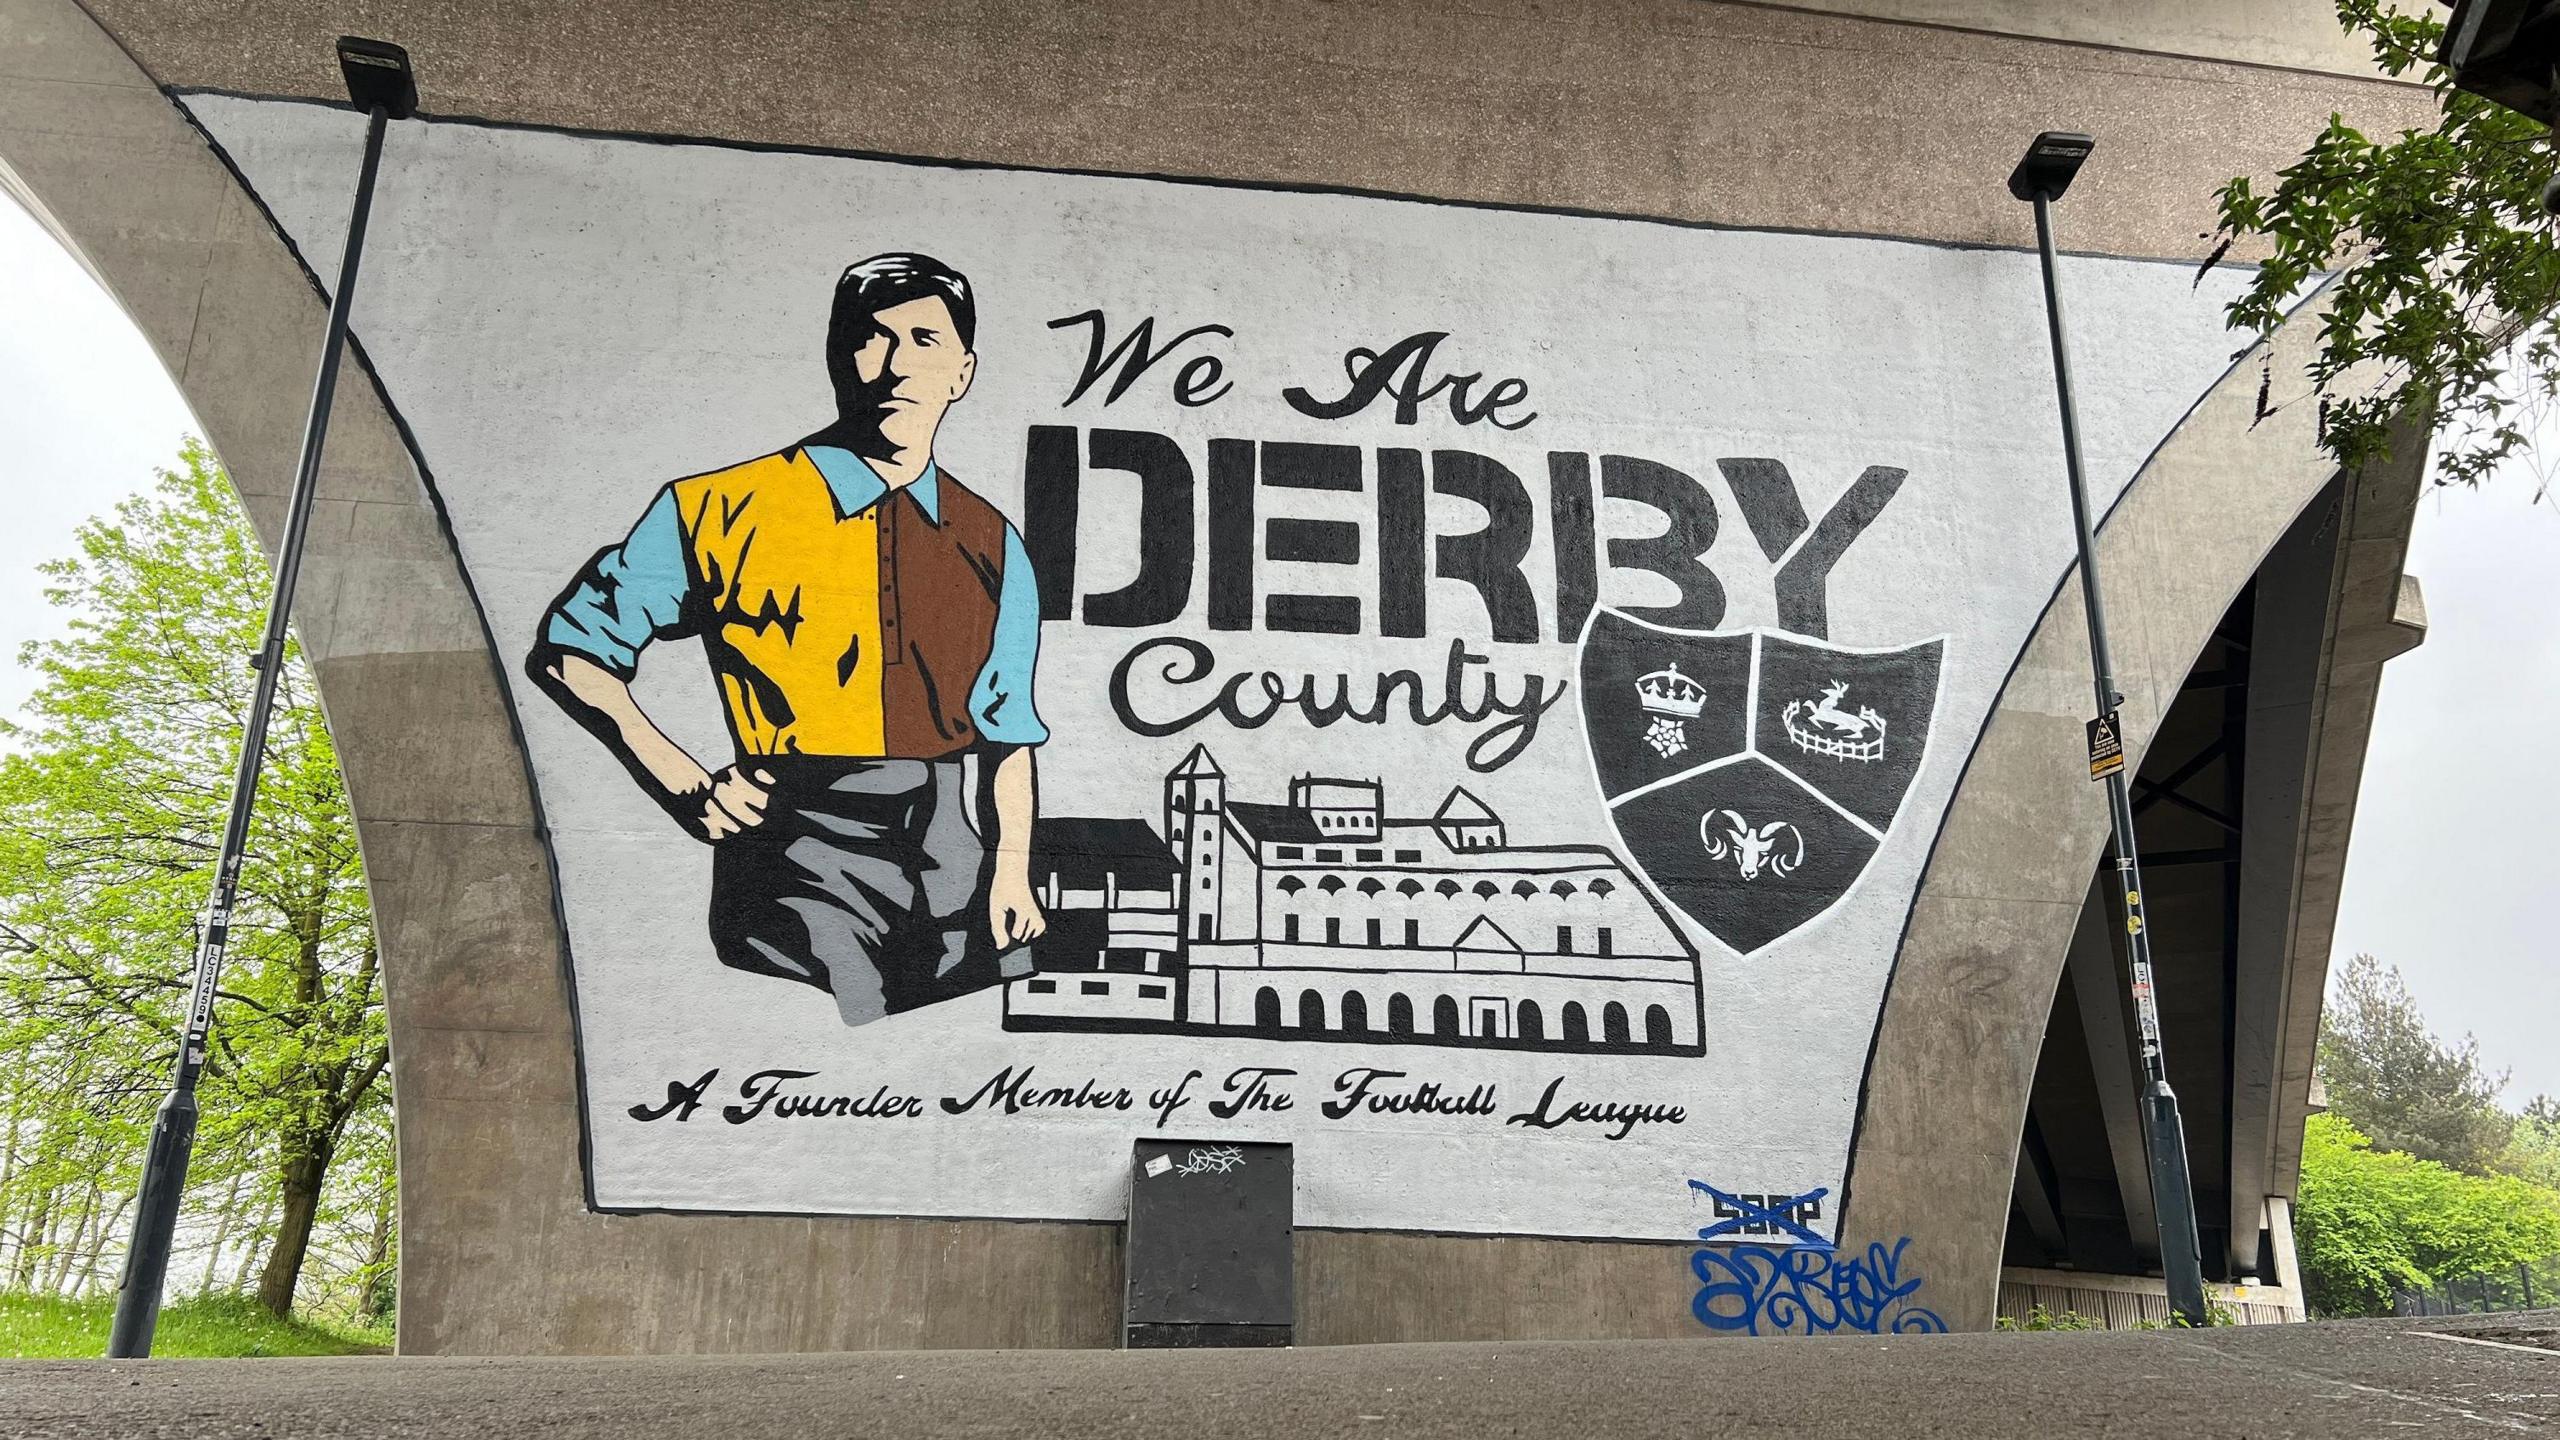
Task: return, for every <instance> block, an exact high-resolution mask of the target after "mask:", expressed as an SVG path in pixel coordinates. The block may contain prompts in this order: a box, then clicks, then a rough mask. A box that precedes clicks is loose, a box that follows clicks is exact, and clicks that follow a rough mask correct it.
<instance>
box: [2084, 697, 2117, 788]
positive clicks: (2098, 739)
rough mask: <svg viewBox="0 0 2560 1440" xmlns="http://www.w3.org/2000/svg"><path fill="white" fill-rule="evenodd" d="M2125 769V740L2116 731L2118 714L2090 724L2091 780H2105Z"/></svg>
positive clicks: (2106, 716)
mask: <svg viewBox="0 0 2560 1440" xmlns="http://www.w3.org/2000/svg"><path fill="white" fill-rule="evenodd" d="M2123 768H2124V738H2123V736H2122V734H2121V733H2120V732H2119V731H2118V730H2117V729H2116V712H2114V711H2113V710H2110V711H2108V712H2107V713H2106V714H2104V715H2101V716H2099V717H2098V718H2097V719H2095V720H2092V721H2090V722H2089V778H2090V779H2092V780H2104V779H2106V778H2107V777H2108V776H2110V775H2113V774H2114V773H2116V772H2117V771H2119V770H2122V769H2123Z"/></svg>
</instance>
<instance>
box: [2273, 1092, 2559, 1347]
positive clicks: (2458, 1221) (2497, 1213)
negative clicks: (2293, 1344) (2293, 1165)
mask: <svg viewBox="0 0 2560 1440" xmlns="http://www.w3.org/2000/svg"><path fill="white" fill-rule="evenodd" d="M2294 1231H2295V1235H2296V1239H2297V1243H2298V1244H2299V1246H2300V1254H2301V1260H2302V1283H2303V1289H2304V1290H2305V1292H2306V1294H2307V1299H2308V1300H2309V1302H2310V1306H2311V1309H2312V1310H2313V1311H2314V1312H2315V1313H2317V1314H2321V1315H2330V1316H2338V1315H2382V1314H2388V1313H2390V1311H2391V1299H2392V1293H2393V1292H2394V1291H2396V1290H2403V1289H2410V1290H2414V1289H2422V1288H2427V1287H2430V1286H2435V1285H2441V1284H2442V1283H2444V1282H2445V1281H2448V1280H2456V1279H2461V1278H2463V1277H2466V1276H2470V1275H2474V1274H2477V1273H2478V1272H2480V1271H2483V1270H2500V1269H2512V1268H2513V1267H2515V1266H2517V1265H2519V1264H2530V1263H2533V1262H2536V1261H2539V1260H2542V1259H2544V1258H2546V1257H2548V1256H2551V1255H2553V1254H2560V1194H2555V1193H2553V1192H2551V1191H2549V1190H2545V1189H2542V1188H2540V1187H2538V1186H2535V1185H2531V1184H2528V1183H2526V1182H2525V1181H2523V1180H2519V1179H2517V1178H2515V1177H2514V1176H2511V1175H2500V1176H2494V1177H2482V1176H2476V1175H2466V1174H2463V1173H2462V1172H2460V1171H2458V1170H2453V1169H2450V1168H2448V1167H2446V1166H2443V1165H2438V1164H2435V1163H2434V1162H2432V1161H2427V1160H2420V1159H2417V1158H2416V1157H2414V1156H2410V1155H2404V1154H2399V1153H2397V1152H2393V1151H2388V1150H2377V1149H2375V1148H2373V1142H2371V1141H2369V1140H2367V1139H2366V1138H2365V1137H2364V1136H2363V1135H2362V1134H2360V1133H2358V1132H2357V1130H2356V1128H2355V1127H2354V1126H2353V1125H2350V1124H2349V1123H2347V1121H2346V1120H2345V1119H2344V1118H2342V1117H2340V1116H2337V1115H2314V1116H2312V1117H2311V1121H2310V1123H2309V1124H2308V1125H2307V1126H2305V1127H2304V1129H2303V1137H2302V1193H2301V1196H2300V1198H2299V1199H2298V1200H2297V1201H2296V1204H2295V1209H2294Z"/></svg>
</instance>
